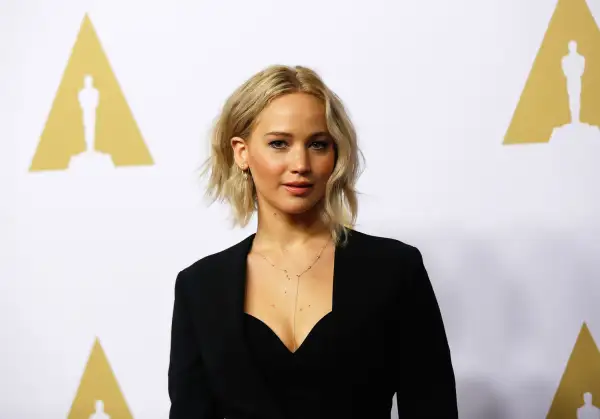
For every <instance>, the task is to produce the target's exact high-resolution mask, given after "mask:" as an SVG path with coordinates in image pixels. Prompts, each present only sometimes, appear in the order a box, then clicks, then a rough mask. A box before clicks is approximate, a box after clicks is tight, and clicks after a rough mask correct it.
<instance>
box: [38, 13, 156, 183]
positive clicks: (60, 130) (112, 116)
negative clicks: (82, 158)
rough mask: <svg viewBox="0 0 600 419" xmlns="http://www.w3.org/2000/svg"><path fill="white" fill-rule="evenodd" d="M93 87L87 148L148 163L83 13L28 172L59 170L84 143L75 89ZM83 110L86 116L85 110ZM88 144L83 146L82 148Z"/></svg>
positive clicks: (117, 159) (118, 161)
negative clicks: (91, 135)
mask: <svg viewBox="0 0 600 419" xmlns="http://www.w3.org/2000/svg"><path fill="white" fill-rule="evenodd" d="M86 79H88V82H89V84H91V85H92V87H93V88H95V89H96V91H97V94H98V95H99V97H98V98H97V103H96V106H97V107H96V108H95V112H94V115H95V116H94V118H95V122H94V124H93V125H92V124H90V123H88V126H94V127H95V129H92V131H93V132H94V136H95V141H94V145H93V150H95V151H99V152H102V153H105V154H107V155H108V156H110V158H112V162H113V164H114V165H115V166H138V165H152V164H154V162H153V159H152V156H151V155H150V152H149V151H148V148H147V147H146V144H145V142H144V139H143V138H142V134H141V132H140V130H139V128H138V125H137V123H136V121H135V119H134V117H133V114H132V112H131V110H130V108H129V105H128V104H127V101H126V99H125V96H124V95H123V92H122V91H121V87H120V86H119V82H118V81H117V79H116V77H115V75H114V73H113V71H112V69H111V66H110V63H109V61H108V58H107V56H106V54H105V53H104V50H103V48H102V45H101V43H100V40H99V38H98V36H97V34H96V30H95V29H94V26H93V25H92V21H91V20H90V18H89V17H88V15H87V14H86V15H85V17H84V19H83V22H82V24H81V28H80V30H79V35H78V36H77V40H76V41H75V45H74V46H73V50H72V52H71V56H70V58H69V61H68V63H67V66H66V68H65V71H64V74H63V76H62V80H61V82H60V85H59V87H58V91H57V93H56V96H55V97H54V101H53V103H52V108H51V110H50V114H49V115H48V119H47V121H46V124H45V126H44V130H43V132H42V135H41V138H40V141H39V144H38V147H37V149H36V152H35V155H34V157H33V160H32V163H31V167H30V169H29V170H30V171H42V170H63V169H66V168H67V167H68V165H69V161H70V159H71V158H72V157H73V156H76V155H77V154H79V153H82V152H84V151H85V150H86V148H88V147H87V146H86V137H85V128H84V127H85V124H84V112H83V110H82V109H83V108H82V106H83V105H82V102H80V97H79V94H80V92H81V91H82V89H83V88H84V87H85V86H86V85H87V84H88V83H87V82H86ZM87 115H90V113H89V112H88V113H87ZM88 149H89V148H88Z"/></svg>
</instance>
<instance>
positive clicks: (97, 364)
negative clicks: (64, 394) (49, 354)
mask: <svg viewBox="0 0 600 419" xmlns="http://www.w3.org/2000/svg"><path fill="white" fill-rule="evenodd" d="M67 419H133V416H131V412H130V411H129V408H128V407H127V403H126V402H125V399H124V397H123V394H122V393H121V390H120V388H119V384H118V383H117V380H116V378H115V375H114V373H113V371H112V369H111V367H110V364H109V363H108V359H107V358H106V354H105V353H104V350H103V349H102V346H101V345H100V341H99V340H98V339H96V341H95V342H94V346H93V348H92V352H91V354H90V357H89V359H88V362H87V366H86V368H85V371H84V372H83V376H82V377H81V382H80V384H79V389H78V390H77V394H76V395H75V400H74V401H73V405H72V406H71V411H70V412H69V416H68V417H67Z"/></svg>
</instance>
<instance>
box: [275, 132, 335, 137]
mask: <svg viewBox="0 0 600 419" xmlns="http://www.w3.org/2000/svg"><path fill="white" fill-rule="evenodd" d="M269 135H276V136H279V137H288V138H291V137H293V135H292V134H290V133H289V132H284V131H270V132H267V133H266V134H265V137H266V136H269ZM321 136H327V137H328V136H329V133H328V132H325V131H319V132H315V133H313V134H311V135H310V137H309V138H315V137H321Z"/></svg>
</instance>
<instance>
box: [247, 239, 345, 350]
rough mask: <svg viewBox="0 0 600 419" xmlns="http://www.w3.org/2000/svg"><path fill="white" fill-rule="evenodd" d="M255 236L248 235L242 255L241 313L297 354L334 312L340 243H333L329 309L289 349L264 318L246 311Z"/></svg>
mask: <svg viewBox="0 0 600 419" xmlns="http://www.w3.org/2000/svg"><path fill="white" fill-rule="evenodd" d="M255 237H256V233H253V234H252V235H251V236H250V237H249V243H248V246H247V247H246V252H245V255H244V269H243V275H242V276H243V279H242V312H243V314H244V315H245V316H246V315H247V316H251V317H253V318H254V319H256V320H258V321H259V322H261V323H262V324H263V325H264V327H266V328H267V329H269V331H270V333H271V334H272V335H273V336H274V337H276V338H277V340H278V341H279V344H280V345H281V346H282V347H283V348H284V349H285V351H286V352H287V353H288V354H289V355H292V356H294V355H297V354H298V352H299V351H300V349H301V348H302V347H304V346H305V345H304V344H305V343H306V341H307V340H308V339H309V338H310V336H311V335H312V334H313V331H314V330H315V328H316V327H317V326H319V325H320V324H322V323H324V321H325V320H326V318H328V317H333V316H334V313H335V307H336V295H337V293H336V288H337V287H336V285H337V280H338V278H337V276H338V274H339V272H338V271H339V263H340V261H339V258H340V250H341V249H340V245H339V244H335V248H334V251H333V278H332V288H331V310H330V311H328V312H327V313H326V314H325V315H323V316H322V317H321V318H320V319H319V320H318V321H317V322H316V323H315V324H314V325H313V326H312V327H311V329H310V330H309V331H308V333H307V335H306V336H305V337H304V339H303V340H302V342H300V344H299V345H298V346H297V348H296V350H291V349H290V348H288V346H287V345H286V344H285V342H284V341H283V340H281V338H280V337H279V335H278V334H277V333H275V331H274V330H273V329H271V327H270V326H269V325H268V324H267V323H265V321H264V320H262V319H260V318H258V317H256V316H254V315H252V314H250V313H248V312H246V288H247V286H248V254H249V253H250V251H251V250H252V245H253V244H254V238H255Z"/></svg>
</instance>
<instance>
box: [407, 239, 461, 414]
mask: <svg viewBox="0 0 600 419" xmlns="http://www.w3.org/2000/svg"><path fill="white" fill-rule="evenodd" d="M414 251H415V253H414V255H413V258H412V263H413V266H414V268H413V274H412V277H411V278H410V281H411V286H410V289H409V292H408V295H407V298H406V299H403V301H404V304H405V305H406V307H407V308H408V312H405V311H404V313H405V314H404V315H405V316H407V318H408V322H403V325H404V324H408V330H406V329H404V327H403V329H402V330H400V331H399V333H400V334H401V336H400V339H401V341H405V342H407V343H406V344H405V345H403V346H404V347H405V348H407V350H406V351H403V352H402V355H401V356H402V357H403V359H401V360H400V363H401V364H402V371H404V372H405V373H404V375H401V376H399V377H398V382H399V385H398V390H397V396H396V397H397V399H396V401H397V404H398V417H399V419H458V403H457V397H456V382H455V377H454V369H453V367H452V360H451V354H450V347H449V345H448V340H447V337H446V331H445V329H444V323H443V320H442V315H441V312H440V308H439V305H438V302H437V299H436V296H435V293H434V290H433V287H432V285H431V281H430V280H429V276H428V274H427V271H426V269H425V266H424V264H423V257H422V255H421V252H420V251H419V250H418V249H416V248H415V249H414ZM406 332H408V333H407V334H405V333H406ZM406 373H408V376H406Z"/></svg>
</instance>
